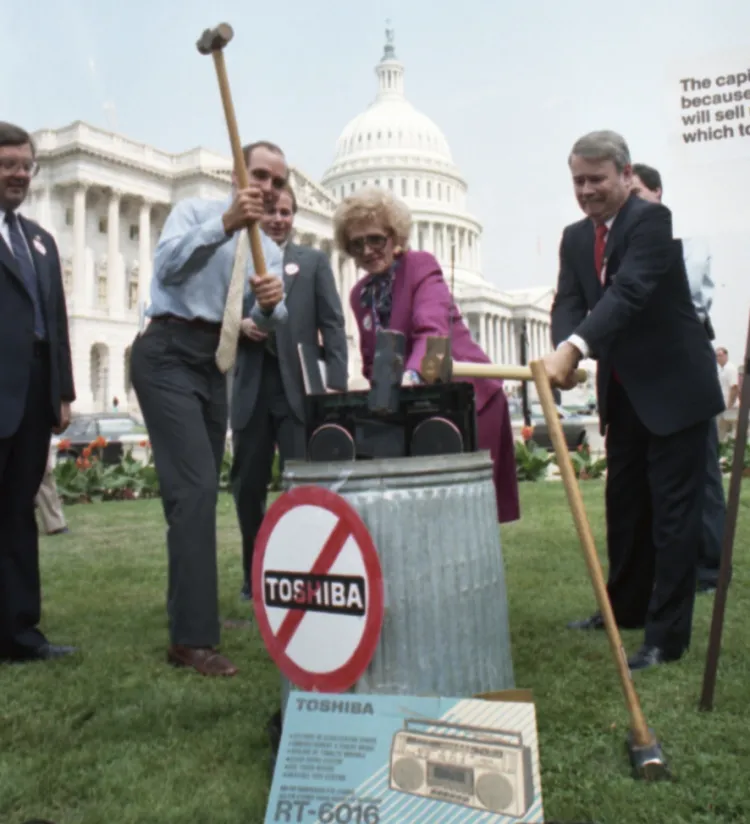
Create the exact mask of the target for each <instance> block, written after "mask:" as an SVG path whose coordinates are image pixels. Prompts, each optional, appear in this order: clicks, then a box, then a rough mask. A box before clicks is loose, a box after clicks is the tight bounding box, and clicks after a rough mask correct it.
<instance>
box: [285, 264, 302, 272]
mask: <svg viewBox="0 0 750 824" xmlns="http://www.w3.org/2000/svg"><path fill="white" fill-rule="evenodd" d="M298 272H299V266H298V265H297V264H296V263H287V265H286V266H285V267H284V273H285V274H287V275H296V274H297V273H298Z"/></svg>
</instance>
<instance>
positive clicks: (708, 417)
mask: <svg viewBox="0 0 750 824" xmlns="http://www.w3.org/2000/svg"><path fill="white" fill-rule="evenodd" d="M569 166H570V170H571V173H572V178H573V186H574V190H575V194H576V197H577V199H578V203H579V205H580V207H581V209H582V210H583V212H584V213H585V214H586V218H585V219H583V220H581V221H579V222H577V223H574V224H571V225H570V226H567V227H566V228H565V230H564V232H563V237H562V242H561V245H560V272H559V276H558V283H557V293H556V295H555V299H554V302H553V306H552V338H553V342H554V344H555V346H556V347H557V349H556V350H555V351H554V352H553V353H551V354H549V355H547V356H546V357H545V364H546V368H547V371H548V374H549V375H550V379H551V381H552V383H553V385H557V386H560V387H561V388H563V389H570V388H572V387H573V385H574V382H575V378H574V376H573V370H574V369H575V368H576V366H577V364H578V362H579V361H580V360H581V359H582V358H584V357H595V358H596V359H597V361H598V370H597V395H598V401H599V415H600V421H601V430H602V433H603V434H604V433H605V431H606V449H607V466H608V471H607V488H606V507H607V547H608V554H609V579H608V582H607V588H608V592H609V598H610V600H611V603H612V608H613V611H614V614H615V618H616V620H617V622H618V624H619V625H620V626H622V627H625V628H637V627H643V626H645V638H644V643H643V645H642V646H641V648H640V649H639V650H638V652H637V653H636V654H635V655H634V656H632V657H631V659H630V661H629V662H628V663H629V665H630V668H631V669H633V670H635V669H643V668H646V667H649V666H653V665H656V664H661V663H663V662H666V661H673V660H676V659H678V658H680V657H681V656H682V655H683V653H684V652H685V651H686V650H687V648H688V647H689V644H690V635H691V627H692V615H693V605H694V601H695V587H696V564H697V560H698V551H699V546H700V540H701V513H702V508H703V506H702V505H703V492H704V488H705V474H706V451H707V439H708V429H709V425H710V423H711V421H712V419H713V418H714V417H715V416H716V415H717V414H718V413H719V412H720V411H721V409H722V408H723V405H724V402H723V399H722V396H721V390H720V387H719V381H718V376H717V372H716V365H715V360H714V357H713V353H712V350H711V345H710V343H709V340H708V335H707V334H706V331H705V328H704V326H703V324H702V323H701V322H700V320H699V319H698V316H697V314H696V312H695V308H694V306H693V302H692V300H691V297H690V289H689V287H688V281H687V277H686V274H685V266H684V262H683V256H682V245H681V243H680V242H679V241H677V240H675V239H674V238H673V236H672V218H671V213H670V211H669V209H667V208H666V207H665V206H664V205H662V204H660V203H649V202H647V201H645V200H643V199H641V198H639V197H638V196H637V195H636V194H635V193H633V192H632V191H631V181H632V167H631V161H630V153H629V150H628V147H627V144H626V142H625V141H624V140H623V138H622V137H621V136H620V135H618V134H616V133H614V132H608V131H602V132H592V133H591V134H588V135H585V136H584V137H582V138H580V139H579V140H578V141H577V142H576V144H575V145H574V147H573V149H572V151H571V154H570V158H569ZM571 626H572V627H575V628H580V629H597V628H601V627H602V619H601V616H600V615H598V614H597V615H593V616H592V617H590V618H587V619H585V620H583V621H577V622H574V623H573V624H572V625H571Z"/></svg>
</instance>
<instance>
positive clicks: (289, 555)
mask: <svg viewBox="0 0 750 824" xmlns="http://www.w3.org/2000/svg"><path fill="white" fill-rule="evenodd" d="M253 593H254V595H255V600H254V603H255V614H256V618H257V621H258V627H259V628H260V632H261V635H262V637H263V640H264V642H265V644H266V648H267V649H268V651H269V653H270V654H271V657H272V658H273V659H274V661H275V662H276V664H277V665H278V667H279V669H280V670H281V672H282V673H283V674H284V675H285V676H286V677H287V678H288V679H289V680H290V681H291V682H292V683H293V684H295V685H296V686H297V687H300V688H301V689H304V690H308V691H319V692H343V691H344V690H346V689H348V688H349V687H351V686H352V685H353V684H355V683H356V681H357V680H358V679H359V678H360V676H361V675H362V673H363V672H364V671H365V669H366V668H367V665H368V664H369V663H370V660H371V659H372V656H373V654H374V652H375V648H376V647H377V644H378V640H379V639H380V630H381V627H382V624H383V576H382V573H381V569H380V561H379V559H378V555H377V552H376V550H375V546H374V544H373V542H372V538H371V537H370V533H369V532H368V531H367V527H365V525H364V523H363V522H362V520H361V518H360V517H359V515H358V514H357V512H356V511H355V510H354V509H353V508H352V506H351V505H350V504H349V503H348V502H347V501H346V500H345V499H344V498H342V497H341V496H340V495H336V494H335V493H333V492H330V491H329V490H327V489H324V488H323V487H317V486H302V487H297V488H296V489H293V490H291V491H289V492H287V493H285V494H284V495H282V496H281V497H279V498H278V499H277V500H276V501H275V502H274V504H273V505H272V506H271V507H270V508H269V510H268V513H267V514H266V517H265V519H264V521H263V524H262V526H261V529H260V532H259V533H258V538H257V541H256V544H255V554H254V557H253Z"/></svg>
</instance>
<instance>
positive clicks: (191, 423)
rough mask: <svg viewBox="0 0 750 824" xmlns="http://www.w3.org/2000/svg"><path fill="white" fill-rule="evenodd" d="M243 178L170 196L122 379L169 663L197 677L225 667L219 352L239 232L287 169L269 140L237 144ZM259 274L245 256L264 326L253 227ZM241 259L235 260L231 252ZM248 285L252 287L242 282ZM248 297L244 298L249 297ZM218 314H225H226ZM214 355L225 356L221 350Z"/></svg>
mask: <svg viewBox="0 0 750 824" xmlns="http://www.w3.org/2000/svg"><path fill="white" fill-rule="evenodd" d="M244 154H245V160H246V162H247V168H248V175H249V179H250V185H249V187H248V188H247V189H244V190H242V191H238V190H237V181H236V178H233V183H234V186H233V193H232V197H231V198H230V199H227V200H226V201H210V200H202V199H199V198H191V199H188V200H184V201H181V202H180V203H178V204H177V205H176V206H175V207H174V209H173V210H172V212H171V213H170V215H169V217H168V218H167V221H166V223H165V224H164V229H163V231H162V234H161V237H160V238H159V242H158V244H157V247H156V250H155V253H154V274H153V278H152V283H151V305H150V306H149V308H148V311H147V315H148V316H149V317H150V323H149V325H148V327H147V328H146V330H145V331H144V332H143V333H142V334H140V335H139V336H138V337H137V338H136V340H135V342H134V343H133V347H132V354H131V367H130V368H131V377H132V382H133V388H134V389H135V392H136V395H137V397H138V402H139V404H140V407H141V412H142V413H143V417H144V421H145V423H146V427H147V429H148V432H149V437H150V439H151V446H152V449H153V455H154V464H155V466H156V471H157V474H158V477H159V486H160V490H161V497H162V504H163V507H164V515H165V517H166V520H167V548H168V555H169V583H168V594H167V600H168V613H169V631H170V642H171V643H170V647H169V650H168V654H167V658H168V660H169V662H170V663H172V664H174V665H176V666H188V667H193V668H194V669H196V670H197V671H198V672H200V673H202V674H203V675H234V674H235V673H236V672H237V669H236V667H235V666H234V665H233V664H232V663H231V662H230V661H229V660H228V659H226V658H225V657H224V656H222V655H219V654H218V652H217V651H216V647H217V646H218V643H219V639H220V629H219V606H218V575H217V568H216V502H217V494H218V482H219V474H220V470H221V464H222V459H223V457H224V451H225V447H226V437H227V420H228V408H227V407H228V396H227V382H226V375H225V373H224V372H223V371H222V370H221V369H220V368H219V366H218V365H217V350H218V348H219V340H220V334H221V327H222V319H223V318H225V309H226V310H227V313H229V307H228V306H227V297H228V294H229V295H231V292H230V291H229V286H230V280H231V276H232V270H233V268H234V266H235V265H236V260H235V255H236V253H237V252H238V251H241V249H239V250H238V240H240V239H241V240H243V241H244V240H246V239H245V238H240V232H241V230H244V229H245V228H246V227H247V226H248V225H249V224H251V223H253V222H255V221H258V220H260V219H261V217H262V216H263V214H264V213H265V211H266V210H270V209H273V208H274V207H275V204H276V201H277V200H278V197H279V194H280V192H281V191H282V190H283V189H284V187H285V186H286V183H287V178H288V174H289V170H288V166H287V163H286V159H285V158H284V154H283V152H282V151H281V149H279V147H278V146H276V145H274V144H273V143H268V142H265V141H263V142H258V143H253V144H250V145H249V146H246V147H245V149H244ZM261 242H262V247H263V255H264V258H265V263H266V270H267V273H268V275H269V276H268V277H264V278H259V277H257V276H256V275H255V272H254V268H253V262H252V257H251V256H250V255H249V254H248V262H247V269H246V272H247V279H246V282H245V295H244V298H243V295H241V294H240V293H237V297H239V298H241V299H244V300H247V299H248V296H249V295H252V299H253V300H254V302H253V305H252V308H251V310H250V317H251V318H252V319H253V321H254V322H255V324H256V326H257V327H258V328H259V329H262V330H263V331H271V330H273V329H274V328H276V326H277V324H280V323H284V321H285V320H286V316H287V312H286V305H285V301H284V287H283V281H282V266H283V263H282V256H281V251H280V250H279V248H278V246H277V245H276V244H275V243H274V242H273V241H272V240H270V239H269V238H268V237H266V235H264V234H263V233H262V232H261ZM237 260H238V261H239V262H240V263H239V264H238V265H241V258H237ZM250 287H252V291H251V288H250ZM251 302H252V300H251ZM225 323H228V320H225ZM222 361H223V359H222Z"/></svg>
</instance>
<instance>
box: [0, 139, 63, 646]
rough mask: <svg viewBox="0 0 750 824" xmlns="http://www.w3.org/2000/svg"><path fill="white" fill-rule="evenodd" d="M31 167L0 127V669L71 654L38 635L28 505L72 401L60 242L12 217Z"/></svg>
mask: <svg viewBox="0 0 750 824" xmlns="http://www.w3.org/2000/svg"><path fill="white" fill-rule="evenodd" d="M38 169H39V165H38V163H37V161H36V151H35V147H34V143H33V141H32V139H31V136H30V135H29V133H28V132H26V131H25V130H24V129H21V128H19V127H18V126H14V125H12V124H11V123H0V661H2V660H6V661H18V662H21V661H40V660H49V659H51V658H59V657H60V656H63V655H68V654H69V653H71V652H73V651H74V650H73V648H72V647H64V646H57V645H54V644H50V643H49V641H48V640H47V639H46V638H45V636H44V635H43V634H42V632H41V631H40V630H39V627H38V624H39V621H40V617H41V587H40V580H39V536H38V531H37V524H36V517H35V514H34V500H35V498H36V494H37V491H38V489H39V485H40V484H41V482H42V477H43V476H44V470H45V467H46V465H47V456H48V454H49V448H50V438H51V435H52V432H56V433H57V432H61V431H62V430H63V429H65V428H66V427H67V425H68V423H69V422H70V405H71V403H73V401H74V400H75V389H74V387H73V366H72V363H71V357H70V341H69V336H68V315H67V310H66V307H65V293H64V290H63V280H62V272H61V268H60V256H59V253H58V250H57V244H56V243H55V240H54V238H53V237H52V235H50V234H49V233H48V232H46V231H45V230H44V229H43V228H42V227H41V226H39V224H37V223H35V222H34V221H32V220H29V219H28V218H26V217H24V216H23V215H21V214H19V211H18V210H19V208H20V207H21V205H22V204H23V202H24V200H25V199H26V195H27V194H28V192H29V186H30V184H31V178H32V177H33V176H34V175H35V174H36V172H37V171H38Z"/></svg>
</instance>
